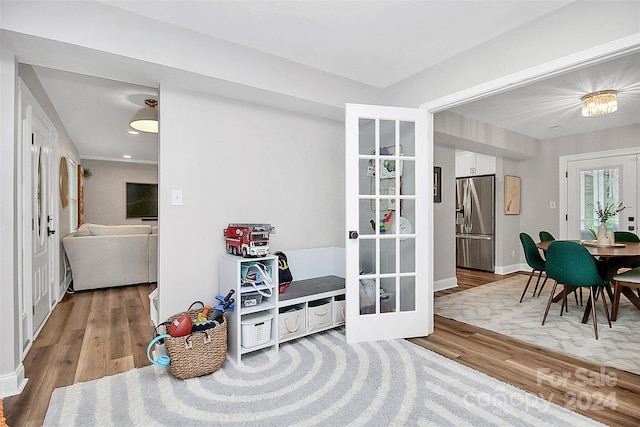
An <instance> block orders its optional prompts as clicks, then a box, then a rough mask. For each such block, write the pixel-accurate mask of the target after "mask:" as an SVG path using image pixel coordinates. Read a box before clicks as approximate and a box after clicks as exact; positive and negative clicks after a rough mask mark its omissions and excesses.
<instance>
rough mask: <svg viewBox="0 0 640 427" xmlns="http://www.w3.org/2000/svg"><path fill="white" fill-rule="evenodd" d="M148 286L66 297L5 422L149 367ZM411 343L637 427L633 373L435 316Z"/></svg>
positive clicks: (33, 420)
mask: <svg viewBox="0 0 640 427" xmlns="http://www.w3.org/2000/svg"><path fill="white" fill-rule="evenodd" d="M516 274H517V273H516ZM510 276H511V275H508V276H500V275H494V274H492V273H484V272H478V271H472V270H463V269H459V270H458V271H457V277H458V284H459V286H458V287H457V288H454V289H449V290H445V291H440V292H438V293H436V297H438V296H441V295H445V294H450V293H454V292H460V291H463V290H465V289H469V288H472V287H474V286H481V285H483V284H485V283H490V282H493V281H496V280H500V279H504V278H507V277H510ZM153 289H154V285H139V286H127V287H123V288H118V289H107V290H100V291H92V292H82V293H76V294H72V295H67V296H65V298H64V299H63V300H62V301H61V302H60V304H58V306H57V307H56V308H55V310H54V312H53V313H52V315H51V318H50V319H49V321H48V322H47V324H46V325H45V327H44V328H43V330H42V332H41V333H40V335H39V336H38V338H37V339H36V341H35V342H34V345H33V347H32V348H31V350H30V352H29V354H28V356H27V357H26V359H25V361H24V365H25V370H26V375H27V377H28V378H29V382H28V383H27V386H26V388H25V390H24V391H23V392H22V394H21V395H19V396H14V397H10V398H7V399H5V400H4V412H5V417H6V418H7V423H8V425H9V426H11V427H18V426H39V425H41V424H42V422H43V420H44V416H45V414H46V410H47V406H48V404H49V399H50V397H51V393H52V391H53V389H54V388H56V387H63V386H66V385H70V384H73V383H76V382H81V381H88V380H91V379H96V378H100V377H103V376H105V375H113V374H115V373H118V372H123V371H126V370H129V369H132V368H139V367H142V366H146V365H148V364H149V362H148V361H147V358H146V354H145V353H146V346H147V344H148V343H149V341H150V339H151V337H152V333H153V326H152V324H151V321H150V320H149V299H148V297H147V295H148V294H149V293H150V292H151V291H152V290H153ZM411 341H413V342H415V343H416V344H419V345H421V346H423V347H426V348H428V349H430V350H432V351H435V352H437V353H440V354H442V355H444V356H446V357H448V358H451V359H453V360H456V361H457V362H459V363H462V364H464V365H467V366H470V367H471V368H474V369H476V370H478V371H482V372H485V373H486V374H488V375H491V376H492V377H495V378H497V379H499V380H501V381H504V382H507V383H510V384H512V385H514V386H516V387H518V388H520V389H523V390H526V391H528V392H530V393H532V394H534V395H536V396H540V397H542V398H544V399H546V400H549V401H552V402H554V403H556V404H559V405H562V406H567V407H569V408H570V409H572V410H575V411H576V412H579V413H581V414H584V415H586V416H588V417H589V418H592V419H595V420H597V421H600V422H603V423H605V424H609V425H621V426H622V425H628V426H632V425H634V426H635V425H640V376H638V375H633V374H629V373H627V372H623V371H618V370H614V369H611V368H606V369H605V368H602V367H601V366H598V365H594V364H591V363H588V362H585V361H582V360H579V359H575V358H572V357H569V356H566V355H563V354H560V353H555V352H552V351H550V350H546V349H544V348H541V347H536V346H533V345H529V344H526V343H523V342H520V341H517V340H513V339H511V338H508V337H505V336H503V335H499V334H496V333H493V332H491V331H487V330H484V329H480V328H475V327H473V326H470V325H466V324H463V323H459V322H456V321H453V320H449V319H445V318H442V317H439V316H436V319H435V331H434V333H433V334H432V335H430V336H428V337H425V338H415V339H412V340H411ZM601 369H602V370H601ZM544 370H548V372H549V373H548V374H541V372H543V371H544ZM554 374H555V375H554ZM563 375H564V377H563ZM614 375H615V378H614V377H613V376H614ZM598 382H600V383H602V384H598ZM604 383H607V384H604ZM613 404H615V405H616V408H615V409H612V408H611V406H613Z"/></svg>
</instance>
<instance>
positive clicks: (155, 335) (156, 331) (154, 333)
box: [153, 322, 171, 345]
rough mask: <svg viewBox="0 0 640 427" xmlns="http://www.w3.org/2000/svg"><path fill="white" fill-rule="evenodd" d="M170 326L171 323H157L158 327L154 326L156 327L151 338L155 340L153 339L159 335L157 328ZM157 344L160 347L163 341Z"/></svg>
mask: <svg viewBox="0 0 640 427" xmlns="http://www.w3.org/2000/svg"><path fill="white" fill-rule="evenodd" d="M170 324H171V322H162V323H158V326H156V327H155V328H154V329H153V338H155V337H157V336H158V335H160V333H158V328H159V327H160V326H167V325H170ZM165 330H166V329H165ZM158 343H159V344H160V345H162V344H164V339H162V340H160V341H159V342H158Z"/></svg>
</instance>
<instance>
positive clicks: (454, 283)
mask: <svg viewBox="0 0 640 427" xmlns="http://www.w3.org/2000/svg"><path fill="white" fill-rule="evenodd" d="M457 287H458V279H457V278H456V277H449V278H447V279H442V280H436V281H434V282H433V292H437V291H443V290H445V289H451V288H457Z"/></svg>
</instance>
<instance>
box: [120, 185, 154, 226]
mask: <svg viewBox="0 0 640 427" xmlns="http://www.w3.org/2000/svg"><path fill="white" fill-rule="evenodd" d="M127 218H158V184H143V183H138V182H127Z"/></svg>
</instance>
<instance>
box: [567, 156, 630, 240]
mask: <svg viewBox="0 0 640 427" xmlns="http://www.w3.org/2000/svg"><path fill="white" fill-rule="evenodd" d="M638 157H639V156H638V155H635V154H633V155H624V156H615V157H604V158H598V159H589V160H575V161H570V162H568V163H567V180H568V181H567V190H568V202H567V211H568V212H567V213H568V217H567V222H568V224H567V225H568V230H567V236H568V238H569V239H581V240H587V238H588V237H589V236H590V233H589V231H588V230H593V231H594V232H596V231H597V228H598V224H599V222H598V217H597V215H596V214H595V208H596V207H597V203H598V202H600V204H601V205H602V206H603V207H604V205H605V204H606V203H622V204H623V205H624V206H625V209H624V210H623V211H622V212H620V214H618V216H616V217H614V218H612V219H611V220H610V221H608V222H607V225H609V226H610V227H613V228H614V229H615V230H620V231H633V232H637V219H636V206H637V204H636V203H637V197H638V196H637V194H638V167H637V164H638Z"/></svg>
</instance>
